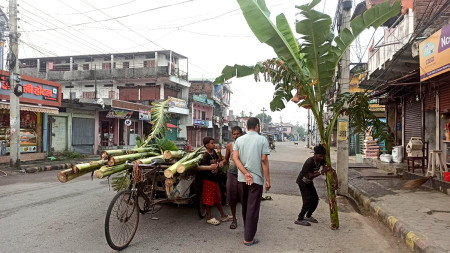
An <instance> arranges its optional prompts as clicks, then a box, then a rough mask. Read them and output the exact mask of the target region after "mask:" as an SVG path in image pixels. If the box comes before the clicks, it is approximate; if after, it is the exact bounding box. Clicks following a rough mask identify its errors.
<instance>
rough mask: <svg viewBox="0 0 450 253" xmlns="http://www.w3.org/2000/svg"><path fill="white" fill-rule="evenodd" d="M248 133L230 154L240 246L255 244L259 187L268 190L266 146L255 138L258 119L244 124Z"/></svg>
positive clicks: (259, 196)
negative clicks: (237, 198) (235, 173)
mask: <svg viewBox="0 0 450 253" xmlns="http://www.w3.org/2000/svg"><path fill="white" fill-rule="evenodd" d="M247 130H248V133H247V134H246V135H244V136H241V137H239V139H237V140H236V142H235V144H234V147H233V150H234V151H235V152H233V161H234V162H235V164H236V166H237V168H238V169H239V172H238V181H239V183H238V191H239V195H240V199H241V203H242V218H243V219H244V244H245V245H247V246H251V245H254V244H256V243H258V242H259V241H258V239H256V238H255V234H256V230H257V228H258V219H259V209H260V206H261V197H262V193H263V185H265V186H266V191H268V190H269V189H270V177H269V158H268V157H267V155H269V154H270V151H269V143H268V142H267V139H266V138H265V137H263V136H261V135H259V130H260V129H259V119H258V118H254V117H251V118H249V119H248V121H247Z"/></svg>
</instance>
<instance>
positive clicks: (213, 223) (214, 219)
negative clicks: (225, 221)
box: [206, 218, 220, 226]
mask: <svg viewBox="0 0 450 253" xmlns="http://www.w3.org/2000/svg"><path fill="white" fill-rule="evenodd" d="M206 223H208V224H211V225H214V226H217V225H219V224H220V221H218V220H217V219H216V218H211V219H209V220H207V221H206Z"/></svg>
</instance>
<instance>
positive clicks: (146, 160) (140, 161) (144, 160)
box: [135, 155, 164, 164]
mask: <svg viewBox="0 0 450 253" xmlns="http://www.w3.org/2000/svg"><path fill="white" fill-rule="evenodd" d="M157 158H159V159H164V155H159V156H153V157H149V158H143V159H139V160H137V161H135V163H138V164H149V163H151V162H152V161H153V160H154V159H157Z"/></svg>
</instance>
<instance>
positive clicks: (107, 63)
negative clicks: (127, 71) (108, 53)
mask: <svg viewBox="0 0 450 253" xmlns="http://www.w3.org/2000/svg"><path fill="white" fill-rule="evenodd" d="M102 69H111V62H104V63H102Z"/></svg>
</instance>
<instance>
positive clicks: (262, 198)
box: [261, 195, 272, 200]
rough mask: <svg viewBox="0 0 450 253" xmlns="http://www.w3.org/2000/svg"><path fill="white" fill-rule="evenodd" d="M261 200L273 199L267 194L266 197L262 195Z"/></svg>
mask: <svg viewBox="0 0 450 253" xmlns="http://www.w3.org/2000/svg"><path fill="white" fill-rule="evenodd" d="M261 200H272V197H271V196H269V195H267V196H265V197H261Z"/></svg>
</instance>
